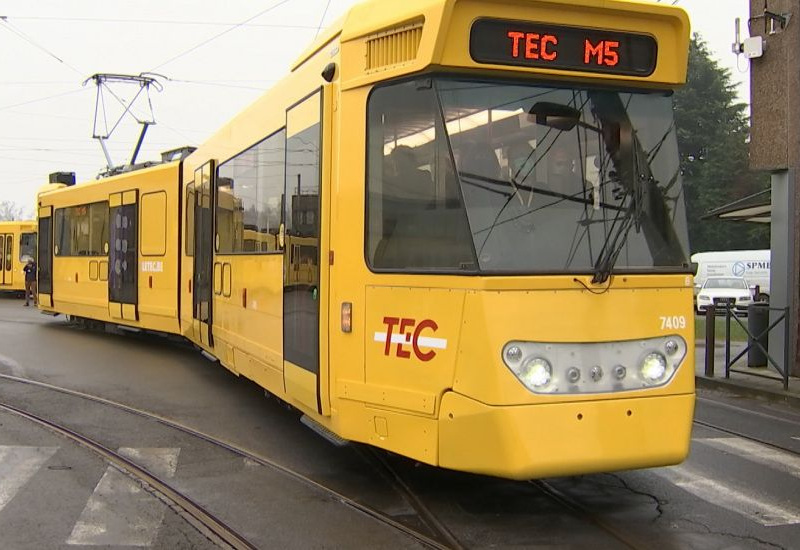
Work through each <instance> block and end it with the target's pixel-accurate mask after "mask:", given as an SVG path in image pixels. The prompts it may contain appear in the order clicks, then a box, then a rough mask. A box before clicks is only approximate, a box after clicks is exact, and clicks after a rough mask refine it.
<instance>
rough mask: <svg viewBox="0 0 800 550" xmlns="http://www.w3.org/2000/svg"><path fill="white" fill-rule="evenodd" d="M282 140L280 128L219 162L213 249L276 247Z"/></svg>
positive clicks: (254, 251) (271, 249) (233, 250)
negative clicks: (215, 230)
mask: <svg viewBox="0 0 800 550" xmlns="http://www.w3.org/2000/svg"><path fill="white" fill-rule="evenodd" d="M285 143H286V131H285V130H280V131H279V132H277V133H275V134H273V135H271V136H270V137H268V138H266V139H265V140H263V141H260V142H259V143H256V144H255V145H253V146H252V147H250V148H249V149H247V150H245V151H243V152H242V153H239V154H238V155H236V156H235V157H233V158H232V159H230V160H229V161H227V162H225V163H224V164H222V165H220V167H219V176H218V178H217V190H216V192H217V211H216V217H217V237H218V248H217V253H219V254H239V253H245V254H259V253H264V252H277V251H278V247H277V234H278V230H279V228H280V224H281V197H282V194H283V185H284V181H285V165H284V160H285V154H286V145H285Z"/></svg>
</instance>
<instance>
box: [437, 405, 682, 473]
mask: <svg viewBox="0 0 800 550" xmlns="http://www.w3.org/2000/svg"><path fill="white" fill-rule="evenodd" d="M694 402H695V396H694V394H693V393H691V394H679V395H668V396H659V397H646V398H627V399H619V398H618V399H608V400H597V401H583V402H573V403H547V404H536V405H519V406H489V405H485V404H483V403H480V402H478V401H475V400H473V399H470V398H469V397H466V396H464V395H461V394H457V393H455V392H448V393H446V394H445V395H444V396H443V398H442V403H441V415H440V417H439V418H440V420H439V424H440V426H439V465H440V466H441V467H444V468H450V469H453V470H462V471H468V472H474V473H480V474H487V475H494V476H499V477H505V478H512V479H534V478H543V477H557V476H568V475H578V474H587V473H596V472H611V471H616V470H627V469H635V468H649V467H655V466H668V465H672V464H678V463H680V462H682V461H683V460H684V459H685V458H686V456H687V455H688V453H689V443H690V440H691V431H692V418H693V415H694Z"/></svg>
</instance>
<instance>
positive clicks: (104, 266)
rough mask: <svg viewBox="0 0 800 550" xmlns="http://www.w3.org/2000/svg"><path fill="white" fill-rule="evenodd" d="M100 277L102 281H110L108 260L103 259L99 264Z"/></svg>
mask: <svg viewBox="0 0 800 550" xmlns="http://www.w3.org/2000/svg"><path fill="white" fill-rule="evenodd" d="M97 275H98V278H99V279H100V280H101V281H108V262H107V261H105V260H101V261H100V263H99V265H98V273H97Z"/></svg>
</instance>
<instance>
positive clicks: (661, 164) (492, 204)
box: [365, 76, 691, 282]
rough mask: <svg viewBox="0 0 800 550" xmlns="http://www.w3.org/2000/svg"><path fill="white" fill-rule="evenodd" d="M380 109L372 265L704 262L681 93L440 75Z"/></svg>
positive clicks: (370, 165)
mask: <svg viewBox="0 0 800 550" xmlns="http://www.w3.org/2000/svg"><path fill="white" fill-rule="evenodd" d="M367 111H368V113H367V205H366V224H365V225H366V237H365V255H366V259H367V264H368V266H369V268H370V269H371V270H372V271H375V272H403V273H407V272H411V273H459V274H480V275H520V274H567V273H569V274H593V275H594V276H595V280H596V282H602V281H605V280H606V279H607V278H608V277H609V276H610V274H611V273H612V272H614V273H641V272H643V273H688V272H690V271H691V267H690V263H689V260H688V256H687V251H688V230H687V224H686V211H685V205H684V196H683V188H682V182H681V176H680V169H679V156H678V148H677V139H676V131H675V123H674V116H673V110H672V93H671V92H669V91H667V92H665V91H652V90H625V91H620V90H619V89H610V88H602V87H594V88H593V87H574V88H571V87H565V86H564V85H559V86H555V85H552V84H545V83H542V82H538V81H535V82H532V81H526V82H520V81H498V80H492V81H485V80H478V79H474V78H467V77H449V76H448V77H445V76H427V77H423V78H416V79H414V80H405V81H395V82H391V83H387V84H385V85H381V86H378V87H376V88H374V89H373V90H372V92H371V93H370V96H369V99H368V105H367Z"/></svg>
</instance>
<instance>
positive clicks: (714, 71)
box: [675, 34, 769, 253]
mask: <svg viewBox="0 0 800 550" xmlns="http://www.w3.org/2000/svg"><path fill="white" fill-rule="evenodd" d="M746 111H747V105H745V104H743V103H737V102H736V90H735V86H734V84H733V83H732V82H731V75H730V72H729V71H728V70H727V69H723V68H721V67H720V66H719V65H718V64H717V62H716V61H714V60H713V59H712V58H711V53H710V52H709V50H708V46H707V45H706V43H705V42H704V41H703V40H702V38H700V36H699V35H697V34H695V35H694V36H693V37H692V42H691V47H690V50H689V74H688V78H687V84H686V86H685V87H684V88H682V89H681V90H680V91H678V92H677V93H676V94H675V120H676V125H677V132H678V149H679V151H680V156H681V170H682V173H683V184H684V189H685V193H686V211H687V216H688V218H689V240H690V245H691V251H692V252H693V253H694V252H701V251H706V250H737V249H738V250H742V249H748V248H769V228H768V227H766V226H763V225H760V224H750V223H743V222H725V221H719V220H716V219H714V220H701V219H700V218H701V216H703V215H704V214H706V213H707V212H709V211H710V210H713V209H714V208H717V207H719V206H722V205H724V204H727V203H729V202H731V201H734V200H736V199H740V198H742V197H745V196H747V195H750V194H752V193H755V192H757V191H761V190H762V189H766V188H768V187H769V176H768V175H767V174H764V173H755V172H751V171H750V170H749V168H748V144H747V141H748V139H747V138H748V135H749V131H750V126H749V121H748V118H747V114H746Z"/></svg>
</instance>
